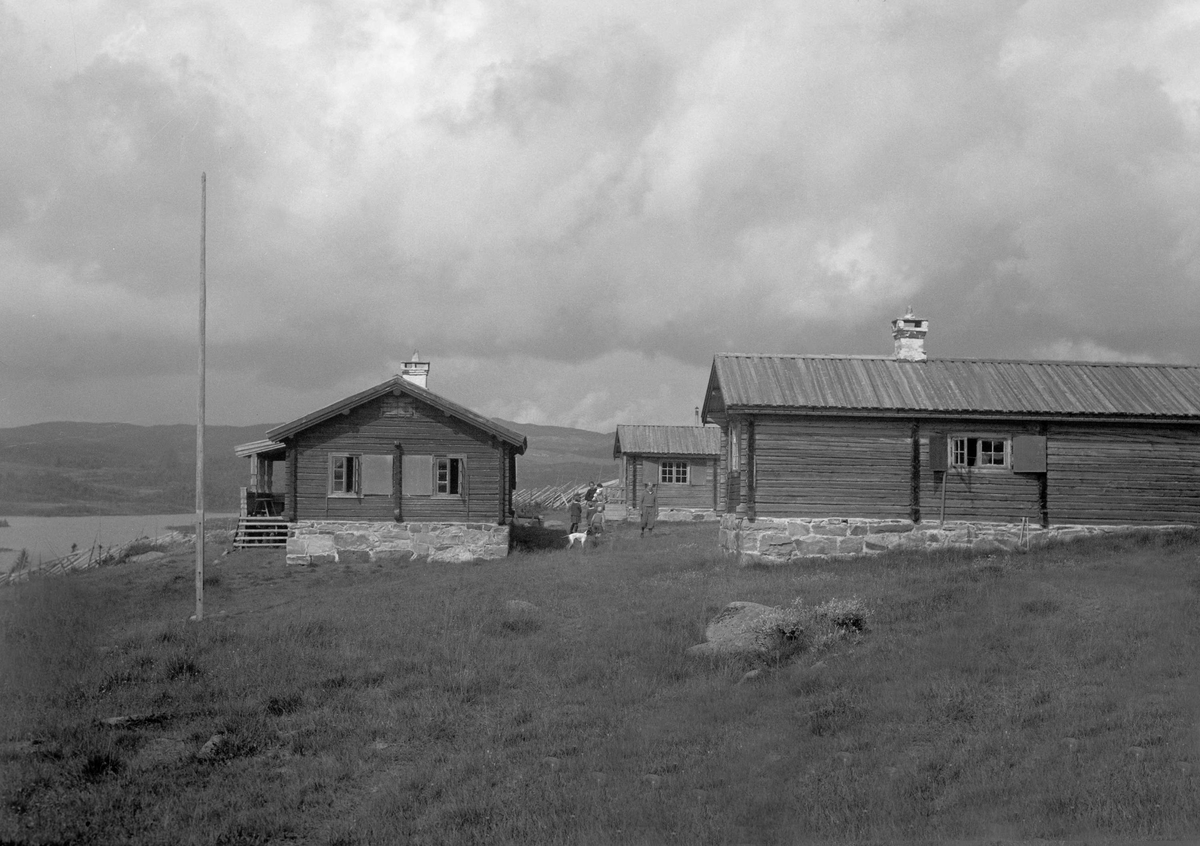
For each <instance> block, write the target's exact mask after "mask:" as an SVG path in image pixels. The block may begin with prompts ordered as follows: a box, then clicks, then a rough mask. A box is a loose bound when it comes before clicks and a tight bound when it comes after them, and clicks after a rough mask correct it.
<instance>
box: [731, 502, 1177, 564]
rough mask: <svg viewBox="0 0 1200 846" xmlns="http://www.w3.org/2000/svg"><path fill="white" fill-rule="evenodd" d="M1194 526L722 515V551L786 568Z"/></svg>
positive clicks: (742, 561) (1026, 545)
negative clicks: (816, 561) (892, 553)
mask: <svg viewBox="0 0 1200 846" xmlns="http://www.w3.org/2000/svg"><path fill="white" fill-rule="evenodd" d="M1181 528H1186V529H1192V528H1195V527H1193V526H1180V525H1172V526H1051V527H1050V528H1048V529H1043V528H1042V527H1041V526H1028V525H1026V526H1022V525H1021V524H1020V523H975V522H965V521H954V522H950V521H947V522H946V523H944V524H943V523H936V522H934V523H913V522H911V521H909V520H867V519H861V518H853V517H851V518H824V519H811V520H809V519H803V518H780V517H759V518H758V519H756V520H749V519H747V518H745V517H740V516H738V515H737V514H723V515H721V530H720V545H721V549H723V550H724V551H725V552H728V553H730V554H734V555H737V558H738V563H739V564H742V565H746V564H787V563H789V562H791V561H796V560H797V559H803V558H826V557H830V556H851V555H874V554H876V553H880V552H886V551H888V550H890V549H930V550H932V549H970V550H974V551H976V552H1000V551H1005V550H1017V549H1029V548H1031V547H1035V546H1040V545H1043V544H1046V543H1048V542H1050V541H1055V540H1067V539H1071V538H1081V537H1088V536H1092V535H1104V534H1116V533H1121V532H1132V531H1139V530H1144V529H1152V530H1155V531H1162V530H1169V529H1181Z"/></svg>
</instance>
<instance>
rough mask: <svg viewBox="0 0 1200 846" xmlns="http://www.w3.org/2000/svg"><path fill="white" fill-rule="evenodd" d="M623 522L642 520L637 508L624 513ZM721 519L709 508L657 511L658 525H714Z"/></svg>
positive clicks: (662, 509)
mask: <svg viewBox="0 0 1200 846" xmlns="http://www.w3.org/2000/svg"><path fill="white" fill-rule="evenodd" d="M624 519H625V520H632V521H634V522H638V521H640V520H641V519H642V512H641V511H639V510H638V509H637V508H630V509H628V511H626V513H625V517H624ZM719 519H721V515H719V514H717V512H715V511H713V510H712V509H711V508H707V509H705V508H663V507H660V508H659V509H658V521H659V522H660V523H701V522H705V521H708V522H712V523H715V522H716V521H717V520H719Z"/></svg>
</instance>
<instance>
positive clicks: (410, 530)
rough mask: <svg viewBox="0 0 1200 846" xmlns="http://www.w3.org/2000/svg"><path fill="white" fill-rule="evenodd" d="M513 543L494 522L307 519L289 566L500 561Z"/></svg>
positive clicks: (297, 528)
mask: <svg viewBox="0 0 1200 846" xmlns="http://www.w3.org/2000/svg"><path fill="white" fill-rule="evenodd" d="M508 540H509V538H508V526H497V525H495V524H492V523H365V522H355V521H342V520H301V521H299V522H297V523H293V524H292V527H291V532H290V534H289V535H288V544H287V563H289V564H321V563H330V564H332V563H337V562H345V563H353V562H368V561H396V562H400V561H408V560H411V559H414V558H427V559H429V560H431V561H460V562H461V561H480V560H494V559H497V558H504V557H506V556H507V555H508Z"/></svg>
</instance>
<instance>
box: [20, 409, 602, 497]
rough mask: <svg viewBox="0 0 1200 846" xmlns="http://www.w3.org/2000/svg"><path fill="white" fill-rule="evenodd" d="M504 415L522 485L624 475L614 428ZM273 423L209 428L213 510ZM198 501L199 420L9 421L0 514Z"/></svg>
mask: <svg viewBox="0 0 1200 846" xmlns="http://www.w3.org/2000/svg"><path fill="white" fill-rule="evenodd" d="M500 422H502V423H503V425H506V426H508V427H510V428H512V429H515V430H516V431H519V432H521V433H522V434H524V435H525V436H526V437H527V438H528V439H529V449H528V451H527V452H526V454H525V455H524V456H522V457H521V458H519V459H518V462H517V479H518V483H519V484H520V485H521V486H522V487H540V486H542V485H547V484H561V483H563V482H569V481H578V482H586V481H588V480H591V479H595V480H605V479H611V478H615V476H616V474H617V470H616V467H617V465H616V462H614V461H613V459H612V442H613V436H612V435H603V434H600V433H598V432H588V431H584V430H581V429H569V428H564V427H557V426H529V425H525V424H523V423H507V422H504V421H500ZM273 425H274V424H262V425H258V426H208V427H207V428H206V429H205V435H204V455H205V470H204V473H205V481H204V489H205V507H206V508H208V509H211V510H214V511H236V510H237V508H238V503H237V495H238V488H240V487H241V486H242V485H245V484H246V483H247V482H248V481H249V476H250V467H249V461H248V460H247V459H244V458H238V457H237V456H235V455H234V453H233V449H234V447H235V446H237V445H238V444H242V443H247V442H249V441H256V440H259V439H261V438H263V437H264V436H265V434H266V432H267V430H268V429H270V428H272V426H273ZM281 481H282V480H281ZM195 504H196V429H195V426H189V425H182V424H181V425H176V426H134V425H132V424H128V423H39V424H35V425H33V426H21V427H17V428H12V429H0V516H4V515H12V514H35V515H74V514H163V513H171V512H186V511H191V510H193V509H194V508H195Z"/></svg>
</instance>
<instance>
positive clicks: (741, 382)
mask: <svg viewBox="0 0 1200 846" xmlns="http://www.w3.org/2000/svg"><path fill="white" fill-rule="evenodd" d="M710 384H711V385H712V386H713V387H716V388H719V390H720V398H721V400H722V402H723V404H724V406H725V407H726V408H736V407H742V408H748V409H749V408H779V409H812V410H843V409H844V410H849V411H862V412H912V411H916V412H954V413H982V412H986V413H995V414H1006V415H1007V414H1019V415H1078V416H1088V417H1135V418H1164V417H1166V418H1196V419H1200V367H1194V366H1185V365H1171V364H1115V363H1101V362H1065V361H1002V360H979V359H929V360H928V361H922V362H913V361H898V360H896V359H894V358H874V357H866V356H862V357H859V356H797V355H740V354H721V355H718V356H716V357H715V358H714V359H713V378H712V379H710ZM705 408H706V412H707V410H708V403H707V402H706V404H705Z"/></svg>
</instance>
